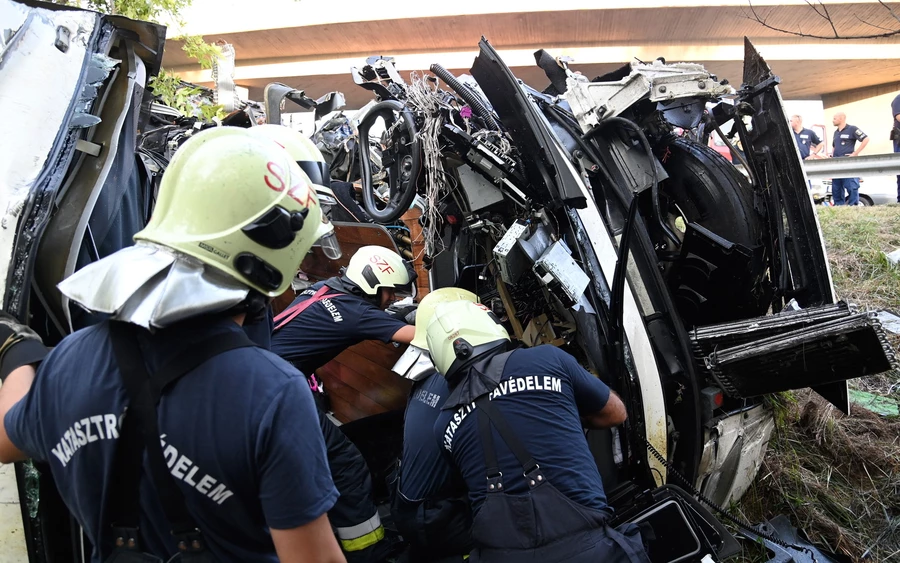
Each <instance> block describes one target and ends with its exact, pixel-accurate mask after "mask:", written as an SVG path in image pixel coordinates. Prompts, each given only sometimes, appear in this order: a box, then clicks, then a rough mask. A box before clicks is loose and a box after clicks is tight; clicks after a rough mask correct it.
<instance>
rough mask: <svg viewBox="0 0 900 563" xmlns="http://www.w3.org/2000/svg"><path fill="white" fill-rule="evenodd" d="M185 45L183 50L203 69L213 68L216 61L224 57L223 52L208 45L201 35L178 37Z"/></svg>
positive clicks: (182, 47) (210, 44) (214, 46)
mask: <svg viewBox="0 0 900 563" xmlns="http://www.w3.org/2000/svg"><path fill="white" fill-rule="evenodd" d="M176 39H181V40H182V41H184V44H183V45H182V46H181V49H182V50H183V51H184V52H185V53H186V54H187V56H189V57H190V58H192V59H195V60H196V61H197V62H199V63H200V66H201V67H202V68H207V69H208V68H212V67H213V63H214V62H215V60H216V59H217V58H218V57H220V56H222V50H221V49H219V48H218V47H217V46H216V45H213V44H212V43H207V42H206V41H204V40H203V37H201V36H199V35H184V36H182V37H177V38H176Z"/></svg>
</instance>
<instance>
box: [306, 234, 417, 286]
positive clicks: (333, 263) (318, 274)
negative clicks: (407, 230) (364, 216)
mask: <svg viewBox="0 0 900 563" xmlns="http://www.w3.org/2000/svg"><path fill="white" fill-rule="evenodd" d="M334 234H335V236H336V237H337V240H338V242H339V243H340V245H341V257H340V258H338V259H337V260H331V259H330V258H327V257H326V256H325V255H324V254H323V253H322V249H321V248H313V249H312V251H311V252H310V253H309V254H308V255H307V256H306V258H305V259H304V260H303V263H301V264H300V269H301V270H303V272H304V273H305V274H306V275H307V276H309V278H310V279H315V280H324V279H327V278H330V277H333V276H337V275H340V269H341V268H346V267H347V264H349V263H350V258H352V257H353V255H354V254H356V251H357V250H359V249H360V248H361V247H363V246H370V245H374V246H383V247H385V248H389V249H391V250H393V251H394V252H396V253H397V254H400V249H398V248H397V243H396V241H394V237H392V236H391V233H390V232H388V230H387V229H385V228H384V227H383V226H381V225H372V224H369V223H341V222H335V223H334Z"/></svg>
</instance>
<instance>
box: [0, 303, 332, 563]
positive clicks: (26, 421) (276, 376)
mask: <svg viewBox="0 0 900 563" xmlns="http://www.w3.org/2000/svg"><path fill="white" fill-rule="evenodd" d="M182 328H183V327H182ZM239 330H241V329H240V327H238V325H237V324H235V323H234V322H233V321H231V320H230V319H222V320H220V321H217V322H214V323H213V324H211V325H209V326H207V327H205V328H204V330H203V332H202V334H198V331H196V330H194V331H193V332H191V333H186V332H185V331H184V330H181V329H179V328H171V329H165V330H162V331H160V332H159V333H158V337H157V338H155V339H154V341H153V342H152V343H149V342H147V341H145V340H143V339H141V341H140V343H141V348H142V350H143V352H144V357H145V358H146V362H147V369H148V371H149V372H150V373H153V372H154V371H156V370H157V369H159V368H160V367H161V366H162V365H163V364H164V363H165V362H166V361H168V360H169V359H171V357H173V355H174V354H175V353H177V351H179V350H180V349H181V348H182V346H184V345H185V342H186V341H190V339H192V338H198V339H199V337H206V336H207V335H209V334H216V333H219V332H221V333H226V332H229V331H239ZM126 402H127V401H126V395H125V390H124V388H123V385H122V376H121V374H120V373H119V371H118V368H117V367H116V362H115V356H114V354H113V350H112V344H111V343H110V339H109V330H108V323H107V322H102V323H100V324H97V325H94V326H91V327H89V328H85V329H83V330H80V331H78V332H76V333H74V334H72V335H71V336H68V337H67V338H65V339H64V340H63V341H62V342H61V343H60V344H59V346H57V347H56V348H55V349H54V350H53V351H52V352H51V353H50V355H49V356H47V359H46V360H44V362H43V363H42V364H41V365H40V367H39V369H38V372H37V376H36V378H35V380H34V384H33V386H32V388H31V390H30V391H29V392H28V394H27V395H26V396H25V398H24V399H22V400H21V401H19V402H18V403H17V404H16V405H15V406H13V408H12V409H11V410H10V411H9V412H8V413H7V415H6V417H5V419H4V423H5V425H6V431H7V432H8V433H9V437H10V439H11V440H12V442H13V443H14V444H15V445H16V447H18V448H19V449H20V450H22V451H24V452H26V453H27V454H28V455H29V456H31V457H33V458H34V459H37V460H41V461H46V462H48V463H49V464H50V469H51V472H52V474H53V479H54V481H55V482H56V484H57V486H58V488H59V491H60V494H61V495H62V497H63V500H64V501H65V503H66V506H68V507H69V509H70V510H71V511H72V513H73V514H74V515H75V517H76V518H77V519H78V521H79V522H80V523H81V524H82V525H83V526H84V530H85V532H86V533H87V536H88V537H89V538H90V540H91V542H92V543H93V544H94V545H95V546H97V545H98V544H99V545H101V546H103V548H102V549H103V553H100V552H98V550H97V549H96V548H95V550H94V553H93V556H92V559H91V560H92V561H93V562H95V563H99V562H100V561H101V560H102V558H103V557H105V556H107V555H108V554H109V551H110V550H111V548H112V542H113V538H112V537H111V529H110V523H109V522H108V521H106V519H105V518H104V516H103V510H104V493H105V490H106V485H107V483H109V482H110V480H112V479H115V478H116V476H115V475H114V474H112V465H113V456H114V453H115V449H116V443H117V439H118V436H119V427H120V419H121V416H122V413H123V411H124V409H125V405H126ZM158 413H159V427H160V432H161V436H160V438H161V440H162V442H163V453H164V455H165V457H166V462H167V464H168V466H169V470H170V471H171V473H172V475H173V476H174V477H175V482H176V483H177V484H178V486H180V487H181V490H182V491H183V492H184V496H185V502H186V504H187V507H188V510H189V511H190V512H191V514H192V516H193V517H194V519H195V520H196V521H197V524H198V525H199V526H200V528H201V530H202V531H203V533H204V536H205V538H206V540H207V543H208V545H209V547H210V549H211V551H212V553H213V555H214V556H215V557H216V559H217V560H218V561H222V562H235V563H236V562H240V561H253V562H273V563H274V562H276V561H278V558H277V557H276V555H275V548H274V545H273V543H272V539H271V536H270V534H269V528H276V529H289V528H294V527H297V526H301V525H304V524H307V523H309V522H311V521H312V520H314V519H316V518H318V517H319V516H321V515H322V514H325V513H326V512H327V511H328V510H329V509H330V508H331V507H332V505H333V504H334V502H335V500H336V499H337V496H338V493H337V490H336V489H335V488H334V485H333V484H332V481H331V472H330V470H329V468H328V462H327V459H326V455H325V445H324V442H323V439H322V434H321V432H319V420H318V416H317V414H316V411H315V407H314V405H313V400H312V394H311V393H310V390H309V386H308V385H307V383H306V381H305V379H304V378H303V377H300V374H299V373H298V372H297V370H296V369H294V368H293V367H292V366H291V365H290V364H288V363H287V362H285V361H284V360H282V359H281V358H279V357H277V356H275V355H274V354H271V353H269V352H266V351H263V350H261V349H259V348H240V349H236V350H230V351H227V352H224V353H223V354H221V355H219V356H216V357H214V358H211V359H210V360H208V361H207V362H205V363H204V364H203V365H201V366H200V367H198V368H197V369H195V370H194V371H192V372H191V373H189V374H187V375H185V376H184V377H182V378H181V379H179V380H178V381H177V382H176V383H175V384H174V385H173V386H172V387H171V388H170V389H169V390H168V391H167V392H166V394H165V395H164V396H163V397H162V399H161V401H160V404H159V408H158ZM140 505H141V512H142V514H141V536H142V541H143V543H144V548H145V549H146V550H148V551H152V552H154V553H156V554H160V555H165V554H169V555H171V554H174V553H175V552H176V546H175V543H174V540H173V538H172V535H171V534H170V532H169V530H170V527H169V524H168V523H167V521H166V518H165V515H164V513H163V512H162V507H161V505H160V503H159V499H158V497H157V495H156V492H155V490H154V489H153V488H152V486H151V482H150V477H149V470H148V469H147V467H146V464H145V467H144V475H143V479H142V483H141V499H140Z"/></svg>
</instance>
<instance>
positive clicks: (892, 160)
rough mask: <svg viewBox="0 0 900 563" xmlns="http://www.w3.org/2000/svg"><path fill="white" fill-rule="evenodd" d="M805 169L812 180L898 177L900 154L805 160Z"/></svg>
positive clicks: (899, 172)
mask: <svg viewBox="0 0 900 563" xmlns="http://www.w3.org/2000/svg"><path fill="white" fill-rule="evenodd" d="M803 168H804V169H805V170H806V177H807V178H809V179H810V180H823V179H828V178H857V177H859V176H879V175H885V176H888V175H889V176H896V175H898V174H900V153H893V154H873V155H867V156H849V157H841V158H823V159H819V160H804V161H803Z"/></svg>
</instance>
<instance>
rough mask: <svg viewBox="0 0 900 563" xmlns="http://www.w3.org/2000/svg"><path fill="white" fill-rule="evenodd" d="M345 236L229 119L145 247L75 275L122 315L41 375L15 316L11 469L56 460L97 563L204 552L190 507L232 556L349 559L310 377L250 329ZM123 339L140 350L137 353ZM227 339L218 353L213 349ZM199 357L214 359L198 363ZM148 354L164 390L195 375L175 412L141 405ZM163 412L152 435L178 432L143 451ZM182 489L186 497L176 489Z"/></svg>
mask: <svg viewBox="0 0 900 563" xmlns="http://www.w3.org/2000/svg"><path fill="white" fill-rule="evenodd" d="M274 187H278V188H280V189H274ZM211 202H215V204H216V206H217V207H216V212H215V213H209V207H210V203H211ZM331 230H332V229H331V228H330V225H328V224H327V222H323V220H322V213H321V207H320V206H319V204H318V200H317V197H316V195H315V192H313V191H312V190H311V188H310V186H309V185H308V184H307V182H306V180H305V177H304V175H303V173H302V172H301V170H300V168H299V167H297V165H296V164H295V163H294V162H293V161H291V160H290V159H289V157H288V156H287V155H286V154H285V152H284V151H283V150H282V149H281V148H279V147H277V146H276V145H274V144H273V143H271V142H268V141H266V142H263V141H260V140H259V139H257V138H255V137H254V136H252V135H250V134H248V133H247V132H246V131H244V130H242V129H237V128H233V127H217V128H213V129H210V130H208V131H203V132H200V133H198V134H196V135H194V136H193V137H192V138H191V139H190V140H188V141H187V142H186V143H185V144H184V145H183V146H182V147H181V148H179V150H178V152H177V153H176V154H175V156H174V158H173V159H172V161H171V163H170V165H169V167H168V169H167V170H166V172H165V174H164V176H163V179H162V184H161V185H160V188H159V198H158V200H157V203H156V208H155V210H154V213H153V218H152V219H151V221H150V223H149V224H148V225H147V226H146V228H145V229H144V230H142V231H141V232H139V233H137V234H136V235H135V237H134V238H135V245H134V246H130V247H128V248H124V249H122V250H119V251H118V252H115V253H113V254H111V255H110V256H107V257H105V258H103V259H102V260H99V261H97V262H94V263H92V264H90V265H88V266H86V267H84V268H82V269H81V270H79V271H78V272H76V273H75V274H73V275H72V276H71V277H70V278H68V279H67V280H65V281H64V282H62V283H61V284H60V285H59V289H60V291H61V292H62V293H63V294H64V295H66V296H68V297H69V298H70V299H71V300H72V301H73V302H75V303H78V304H79V305H80V306H82V307H83V308H85V309H87V310H89V311H91V312H93V313H97V314H104V315H106V316H107V317H108V320H104V321H103V322H100V323H98V324H95V325H93V326H90V327H88V328H84V329H81V330H79V331H77V332H75V333H73V334H71V335H69V336H67V337H65V338H64V339H63V340H62V341H61V342H60V343H59V345H58V346H56V347H55V348H54V349H53V351H52V352H50V353H49V355H47V357H46V358H45V359H43V361H42V363H41V364H40V366H39V368H38V369H37V373H35V370H34V368H33V367H31V366H32V365H33V364H34V363H35V362H37V361H39V360H40V359H41V358H40V356H39V354H37V352H39V350H37V349H36V345H37V344H39V342H37V341H36V339H35V336H34V334H33V333H29V332H27V331H25V330H24V328H23V327H21V326H17V325H16V324H15V323H13V322H10V321H8V322H6V323H4V324H3V326H0V341H2V342H3V345H2V349H0V358H2V368H3V369H2V371H0V379H3V380H4V382H3V384H2V387H0V417H3V424H2V425H0V463H9V462H12V461H18V460H23V459H25V458H26V457H32V458H33V459H35V460H37V461H42V462H45V463H46V464H47V466H48V467H49V471H50V473H51V474H52V477H53V480H54V481H55V483H56V485H57V488H58V489H59V492H60V494H61V495H62V498H63V501H64V502H65V504H66V506H67V507H68V509H69V511H70V512H71V513H72V515H73V516H74V517H75V519H76V520H77V521H78V523H79V524H80V525H81V527H82V528H83V530H84V533H85V535H86V536H87V537H88V539H89V540H90V543H91V545H92V546H93V554H92V556H91V562H92V563H100V562H101V561H107V560H110V559H111V558H112V557H115V558H116V559H115V560H116V561H121V562H123V563H124V562H125V561H135V560H137V561H143V562H153V561H156V562H160V563H161V562H162V561H169V560H173V561H174V560H176V559H174V557H173V556H175V555H176V554H179V553H180V550H181V549H187V546H191V548H190V549H191V550H194V549H195V546H194V544H193V542H187V543H183V542H181V541H180V540H178V539H176V535H175V531H176V527H178V524H177V523H176V522H173V520H172V518H170V517H169V516H170V514H172V513H173V512H172V511H171V510H169V508H172V507H173V503H174V505H178V504H181V505H183V506H182V507H181V508H182V509H183V510H180V512H181V513H182V515H183V514H184V513H185V512H187V513H188V514H189V516H190V518H189V520H191V522H190V523H191V525H192V529H191V532H190V535H193V536H195V537H196V536H198V534H196V533H194V532H196V530H197V529H199V531H200V534H202V538H198V539H197V540H196V541H197V544H196V549H205V550H207V553H206V554H205V555H206V556H209V555H211V556H212V557H214V560H215V561H220V562H223V563H224V562H234V563H238V562H259V563H263V562H265V563H275V562H277V561H281V562H292V563H299V562H302V561H317V562H329V563H338V562H341V561H344V557H343V555H342V554H341V551H340V548H339V546H338V543H337V541H336V540H335V537H334V535H333V534H332V533H331V525H330V524H329V522H328V518H327V516H326V513H327V512H328V510H329V509H330V508H331V506H332V505H333V504H334V502H335V500H336V498H337V496H338V492H337V490H336V489H335V487H334V485H333V484H332V481H331V475H330V471H329V468H328V465H327V460H326V455H325V444H324V442H323V440H322V437H321V436H320V434H319V433H318V432H310V431H309V429H310V427H313V428H314V427H315V424H316V422H317V415H316V412H315V406H314V403H313V399H312V395H311V394H310V392H309V388H308V386H307V384H306V381H305V379H304V378H303V377H301V374H300V373H299V372H298V371H297V370H296V369H295V368H294V367H293V366H291V365H290V364H289V363H288V362H286V361H284V360H282V359H281V358H279V357H278V356H276V355H274V354H272V353H270V352H267V351H264V350H261V349H260V348H257V347H254V346H252V344H251V343H250V342H249V340H248V339H247V338H246V336H245V335H244V334H243V332H242V330H241V324H242V323H243V321H244V319H246V318H247V317H248V316H255V315H257V314H259V312H260V311H262V310H263V309H264V308H265V306H266V304H267V302H268V300H269V299H271V298H272V297H274V296H277V295H280V294H281V293H282V292H283V291H284V290H286V289H287V287H288V285H289V283H290V279H291V277H292V276H293V273H294V272H295V271H296V266H297V264H298V263H299V262H300V260H302V258H303V256H305V255H306V253H307V252H308V251H309V248H310V247H311V245H312V244H313V243H314V242H315V241H316V240H317V239H318V238H320V237H321V236H327V235H328V234H329V232H330V231H331ZM150 329H152V330H150ZM124 338H128V339H130V342H131V344H132V350H131V351H133V352H135V353H134V354H132V355H130V356H126V355H124V354H121V353H120V352H121V351H122V350H123V349H124V348H122V347H120V346H118V345H119V344H121V343H124V342H126V341H125V340H124ZM226 341H230V342H232V343H233V346H232V347H227V348H226V347H223V346H222V345H221V343H222V342H226ZM217 346H218V349H219V353H218V354H217V355H214V354H210V355H209V356H205V357H204V356H202V351H203V350H207V351H209V350H213V349H216V348H217ZM198 353H199V354H200V356H198ZM189 356H191V357H192V358H193V360H192V361H194V360H197V361H198V362H199V363H196V364H189V363H185V362H183V361H182V360H184V359H185V358H188V357H189ZM135 359H136V362H134V363H132V364H131V365H130V366H129V365H128V362H126V361H123V360H135ZM10 362H13V363H10ZM16 364H18V365H16ZM137 364H145V368H143V370H144V371H147V372H151V373H152V374H153V375H152V376H150V377H151V379H149V381H152V382H154V383H156V382H158V381H160V379H159V378H157V376H161V375H162V374H170V375H174V376H175V377H178V380H177V381H174V380H171V381H172V384H171V385H169V386H168V387H165V386H163V387H161V388H160V390H158V391H159V394H158V395H157V397H155V398H156V399H158V406H156V405H157V403H156V402H155V401H154V400H153V398H151V400H150V401H142V400H137V401H135V400H132V399H134V397H139V398H141V397H146V396H147V394H148V393H149V391H145V390H141V392H142V393H143V394H141V395H136V394H134V390H135V386H134V385H129V384H128V383H127V382H128V381H132V382H133V378H132V377H130V376H131V375H139V372H140V371H141V368H134V366H135V365H137ZM191 365H193V367H190V366H191ZM172 366H175V368H173V367H172ZM8 367H13V368H17V369H13V370H12V371H11V372H10V371H8V370H7V368H8ZM167 368H170V369H168V371H167ZM176 368H177V369H176ZM144 377H145V380H146V379H147V374H144ZM144 387H145V388H149V387H151V385H146V386H144ZM148 403H149V405H152V406H148ZM126 409H127V414H126ZM146 409H150V410H151V412H153V414H156V415H158V421H157V420H154V424H153V426H158V428H156V429H155V430H156V431H154V432H147V430H148V429H149V430H153V427H152V426H150V425H145V426H143V427H142V428H141V431H142V432H143V433H144V438H145V440H144V443H145V445H146V444H154V441H155V438H156V437H158V438H159V439H161V441H162V442H163V443H162V444H161V445H160V444H159V443H158V442H156V443H155V444H154V445H155V446H156V447H157V448H160V446H161V450H159V451H158V452H157V453H158V455H154V451H153V450H152V449H151V448H150V447H149V446H148V447H146V449H145V451H143V452H142V451H141V450H135V449H134V447H135V444H136V443H137V442H138V441H140V435H139V436H138V440H134V439H129V438H128V437H129V436H132V438H133V435H132V434H133V432H132V430H135V429H137V428H138V427H140V426H141V424H144V423H145V422H146V421H149V420H150V417H148V416H146V415H145V416H142V415H141V414H140V413H142V411H145V410H146ZM132 413H137V414H134V415H133V414H132ZM150 416H152V415H150ZM142 421H144V422H142ZM157 422H158V425H157ZM135 425H138V426H135ZM120 437H121V439H120ZM123 451H124V452H129V453H136V454H137V455H136V456H134V457H128V456H127V455H126V456H123V455H120V454H122V452H123ZM142 456H143V457H142ZM141 459H146V461H145V462H144V463H143V464H142V463H141V462H140V460H141ZM131 460H134V462H133V463H127V462H129V461H131ZM123 462H125V463H123ZM167 472H168V473H170V475H169V474H167ZM129 476H130V477H129ZM167 479H168V480H167ZM123 481H131V482H132V483H133V485H134V487H133V488H132V489H130V490H126V491H125V492H133V498H128V499H126V498H124V496H127V495H118V494H115V492H116V487H117V485H118V484H120V483H122V482H123ZM167 484H168V485H169V489H168V490H169V492H171V491H172V490H174V491H175V492H176V494H172V495H169V494H165V495H164V494H162V491H163V490H166V485H167ZM179 492H180V493H181V494H180V495H179V494H178V493H179ZM181 496H183V501H181V502H180V503H179V501H178V500H176V498H175V497H181ZM126 504H127V505H128V506H125V505H126ZM175 508H178V507H177V506H175ZM117 515H124V516H125V517H127V521H128V522H131V523H133V524H139V526H136V525H135V526H126V527H125V528H127V530H125V531H127V532H129V533H130V534H133V536H131V535H128V536H123V535H120V534H121V532H122V527H121V526H117V524H122V521H121V520H118V519H117V518H116V516H117ZM193 525H196V528H193ZM125 537H128V538H129V541H128V542H126V541H124V538H125ZM201 540H202V541H201ZM132 541H133V542H134V543H131V542H132ZM145 554H147V555H145ZM194 555H195V556H196V554H194ZM192 560H193V561H196V560H197V559H196V558H195V559H192ZM203 560H204V561H206V560H208V559H203Z"/></svg>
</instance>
